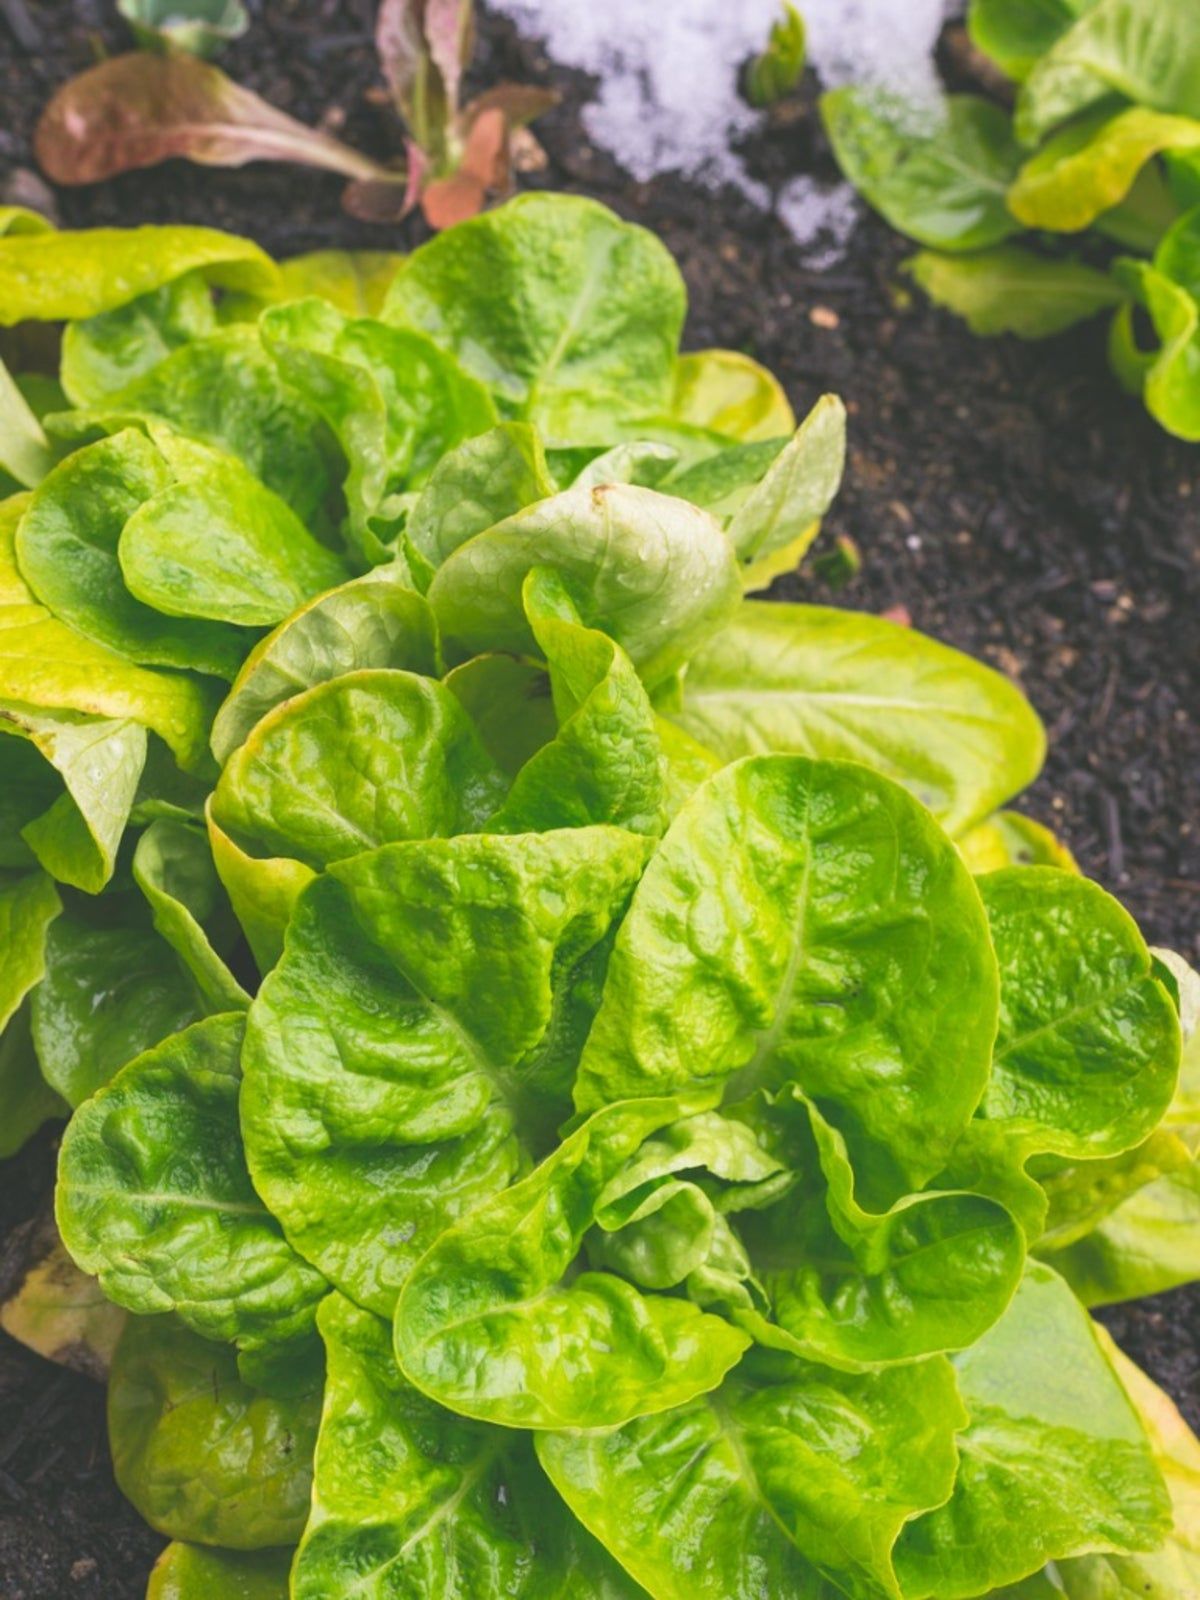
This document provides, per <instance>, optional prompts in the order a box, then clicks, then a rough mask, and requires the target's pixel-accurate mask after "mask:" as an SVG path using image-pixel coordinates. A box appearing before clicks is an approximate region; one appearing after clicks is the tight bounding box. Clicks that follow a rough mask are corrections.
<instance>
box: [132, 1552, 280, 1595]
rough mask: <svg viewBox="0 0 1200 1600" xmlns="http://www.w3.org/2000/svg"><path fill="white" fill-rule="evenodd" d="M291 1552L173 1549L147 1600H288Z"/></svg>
mask: <svg viewBox="0 0 1200 1600" xmlns="http://www.w3.org/2000/svg"><path fill="white" fill-rule="evenodd" d="M291 1565H292V1552H291V1551H290V1550H212V1549H206V1548H205V1547H204V1546H203V1545H198V1544H178V1543H176V1544H169V1545H168V1546H167V1548H166V1549H165V1550H164V1551H163V1553H162V1555H161V1556H159V1558H158V1560H157V1561H156V1562H155V1564H154V1571H153V1572H152V1573H151V1574H150V1586H149V1588H148V1589H147V1590H146V1600H288V1573H289V1571H290V1570H291Z"/></svg>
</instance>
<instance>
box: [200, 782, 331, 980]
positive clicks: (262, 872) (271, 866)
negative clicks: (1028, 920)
mask: <svg viewBox="0 0 1200 1600" xmlns="http://www.w3.org/2000/svg"><path fill="white" fill-rule="evenodd" d="M205 820H206V822H207V824H208V842H209V845H210V846H211V848H212V857H213V865H214V867H215V868H216V869H217V876H218V877H219V878H220V880H221V883H222V884H223V886H224V889H225V893H226V894H227V895H228V896H229V903H230V905H231V906H232V907H233V914H234V916H235V917H236V918H237V920H238V922H239V923H240V925H241V928H242V932H243V933H244V934H245V935H246V942H247V944H248V945H249V946H250V949H251V951H252V952H253V955H254V959H255V961H256V962H257V964H258V969H259V971H260V972H269V971H270V969H271V968H272V967H273V966H274V965H275V963H276V962H277V961H278V960H279V957H280V955H281V954H282V953H283V935H284V930H285V929H286V927H287V924H288V919H289V918H290V916H291V914H292V907H293V906H294V905H295V903H296V901H297V899H298V898H299V896H300V891H301V890H302V889H303V888H304V887H305V885H306V884H309V883H311V882H312V880H313V877H314V876H315V874H314V872H313V869H312V868H311V867H306V866H305V865H304V863H303V862H302V861H295V860H293V859H292V858H291V857H289V856H269V857H260V856H252V855H249V854H248V853H247V852H246V851H245V850H243V849H242V848H241V846H240V845H238V844H236V843H235V842H234V840H232V839H231V838H230V837H229V835H228V834H227V833H226V832H225V831H224V829H223V828H221V827H220V826H218V824H217V823H216V822H215V821H214V820H213V815H212V803H211V800H210V802H209V804H208V805H207V806H206V808H205Z"/></svg>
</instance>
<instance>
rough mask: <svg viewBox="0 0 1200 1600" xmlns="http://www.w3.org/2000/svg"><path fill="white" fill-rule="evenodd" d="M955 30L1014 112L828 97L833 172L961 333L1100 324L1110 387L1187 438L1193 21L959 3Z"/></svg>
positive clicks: (1165, 7) (1195, 319) (1197, 126)
mask: <svg viewBox="0 0 1200 1600" xmlns="http://www.w3.org/2000/svg"><path fill="white" fill-rule="evenodd" d="M968 22H969V27H970V32H971V38H972V40H973V42H974V43H975V45H976V46H977V47H978V49H980V50H981V51H982V52H983V53H984V54H985V55H987V56H988V57H990V58H991V60H992V61H993V62H994V63H995V65H996V67H997V68H998V69H999V70H1000V72H1001V73H1003V74H1005V75H1006V76H1007V77H1009V78H1010V79H1011V80H1012V81H1013V84H1014V92H1015V100H1016V105H1015V111H1014V112H1013V113H1012V114H1010V113H1009V112H1008V111H1007V110H1005V109H1004V108H1002V107H1001V106H1000V105H997V104H995V103H993V102H992V101H990V100H986V99H983V98H981V97H979V96H976V95H951V96H949V97H948V98H947V99H946V100H945V101H944V103H943V104H941V105H940V106H939V105H932V106H930V105H919V106H918V105H911V104H908V103H905V102H903V101H901V100H899V99H897V98H896V97H895V96H894V95H889V94H881V93H878V92H875V91H872V90H869V89H863V88H845V89H837V90H835V91H833V93H831V94H827V95H826V96H825V97H824V100H823V102H822V113H823V116H824V120H825V125H826V128H827V129H828V132H829V135H830V138H831V140H832V142H833V148H834V152H835V154H836V156H837V159H838V161H839V163H840V164H841V167H842V170H843V172H844V173H845V174H846V176H847V177H848V178H849V179H850V181H851V182H852V183H853V184H854V185H855V186H856V188H858V189H859V190H860V191H861V192H862V194H863V195H864V196H865V197H866V199H867V200H868V201H869V202H870V203H871V205H873V206H874V207H875V209H876V210H877V211H879V212H880V213H881V214H882V215H883V216H884V217H886V219H887V220H888V221H889V222H890V223H891V224H892V226H893V227H894V228H897V229H898V230H899V231H900V232H901V233H904V234H907V235H908V237H909V238H912V239H915V240H916V241H917V242H918V243H919V244H921V245H923V246H925V248H924V249H923V250H922V251H921V252H920V253H919V254H918V255H916V256H915V257H914V258H913V259H912V261H911V262H910V263H909V269H910V271H911V272H912V274H913V276H914V277H915V279H916V281H917V282H918V283H919V284H920V285H921V287H922V288H923V289H924V290H925V291H926V293H928V294H929V295H930V296H931V298H932V299H933V300H935V301H936V302H937V303H938V304H939V305H944V306H947V307H948V308H949V309H950V310H951V311H954V312H956V313H957V314H958V315H959V316H961V317H964V318H965V319H966V321H967V323H968V325H969V326H970V327H971V328H972V329H973V331H974V332H976V333H979V334H998V333H1015V334H1017V335H1019V336H1020V337H1021V338H1025V339H1040V338H1044V337H1046V336H1047V335H1050V334H1055V333H1059V332H1061V331H1062V330H1063V329H1064V328H1068V327H1071V326H1072V325H1073V324H1075V323H1078V322H1081V321H1084V320H1086V319H1088V318H1091V317H1095V316H1098V315H1100V314H1102V313H1108V314H1109V315H1110V317H1111V323H1110V334H1109V356H1110V361H1111V364H1112V367H1113V370H1114V372H1115V373H1116V375H1117V377H1118V379H1119V380H1120V381H1121V383H1122V384H1124V385H1125V387H1126V388H1128V389H1129V390H1130V391H1131V392H1133V393H1135V394H1140V395H1142V396H1143V398H1144V400H1145V403H1146V406H1147V407H1148V409H1149V411H1150V413H1151V415H1152V416H1154V417H1155V419H1156V420H1157V421H1158V422H1159V423H1161V425H1162V426H1163V427H1164V428H1166V429H1167V430H1168V431H1169V432H1171V433H1174V434H1176V435H1178V436H1179V437H1180V438H1182V439H1188V440H1193V441H1194V440H1197V439H1200V377H1198V374H1200V277H1198V276H1197V272H1196V261H1197V258H1198V256H1200V13H1198V12H1197V10H1196V8H1195V6H1194V5H1193V4H1192V3H1191V0H1053V3H1045V4H1042V3H1039V4H1022V3H1018V0H971V5H970V7H969V11H968ZM1085 232H1086V236H1087V237H1086V243H1087V244H1088V245H1089V246H1090V248H1089V249H1088V251H1087V252H1086V259H1084V258H1083V257H1082V256H1081V254H1080V253H1079V252H1078V250H1077V249H1076V248H1075V246H1076V243H1077V240H1078V238H1079V236H1080V235H1082V234H1085ZM1021 235H1024V236H1025V238H1024V240H1023V242H1021V243H1014V242H1013V240H1014V239H1016V238H1017V237H1018V236H1021ZM1121 250H1124V251H1129V252H1132V253H1131V254H1119V253H1118V252H1119V251H1121Z"/></svg>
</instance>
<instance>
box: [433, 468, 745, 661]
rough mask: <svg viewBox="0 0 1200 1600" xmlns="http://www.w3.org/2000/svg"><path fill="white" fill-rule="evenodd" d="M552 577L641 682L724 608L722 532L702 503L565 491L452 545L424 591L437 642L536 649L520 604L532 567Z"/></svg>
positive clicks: (726, 564) (730, 596)
mask: <svg viewBox="0 0 1200 1600" xmlns="http://www.w3.org/2000/svg"><path fill="white" fill-rule="evenodd" d="M542 566H544V567H552V568H554V569H555V570H556V571H557V572H558V573H559V574H560V576H561V577H562V579H563V581H564V582H565V584H566V586H567V589H568V591H569V593H570V595H571V598H572V600H573V601H574V602H575V604H576V605H577V606H578V608H579V613H580V616H581V618H582V620H583V621H584V622H585V623H586V624H587V626H588V627H591V628H598V629H600V630H601V631H602V632H605V633H608V634H609V635H610V636H611V637H612V638H613V639H614V640H615V641H616V643H617V644H619V645H620V646H621V648H622V649H623V650H624V651H625V652H626V653H627V654H628V655H629V657H630V659H631V660H632V661H633V663H634V665H635V666H636V667H637V669H638V671H639V672H640V673H641V675H642V677H643V678H644V679H645V680H646V682H647V683H654V682H657V681H659V680H660V679H662V678H666V677H669V676H670V674H671V673H672V672H674V671H675V670H676V669H677V668H679V667H681V666H682V665H683V663H684V662H685V661H686V660H687V659H688V657H689V656H690V655H693V654H694V653H695V651H696V650H697V649H698V648H699V647H700V646H701V645H702V644H703V643H704V641H705V640H706V639H708V638H709V637H710V636H711V635H712V634H713V633H715V632H716V631H717V630H718V629H719V628H720V627H721V626H722V625H723V624H724V623H726V622H727V621H728V620H729V618H730V617H731V616H732V615H733V613H734V610H735V608H736V605H737V599H738V595H739V593H740V588H741V584H740V579H739V575H738V568H737V562H736V559H735V557H734V554H733V551H732V548H731V546H730V544H729V541H728V540H727V539H726V538H725V535H724V534H723V533H722V531H721V529H720V527H719V525H718V524H717V523H716V521H715V520H714V519H713V518H712V517H710V516H709V515H708V514H707V513H706V512H703V511H700V510H698V509H697V508H696V507H694V506H690V505H688V504H687V503H686V502H684V501H682V500H675V499H672V498H670V497H669V496H668V495H666V494H659V493H657V492H656V491H655V490H653V489H643V488H640V487H637V486H635V485H629V484H611V485H604V486H601V487H597V488H591V489H589V488H586V487H585V488H582V489H568V490H566V491H565V492H564V493H563V494H558V495H554V496H553V497H552V498H550V499H548V500H540V501H538V502H537V504H535V505H532V506H530V507H528V508H527V509H526V510H525V511H520V512H518V513H517V514H516V515H515V516H511V517H509V518H507V519H506V520H505V521H503V522H500V523H497V524H496V525H495V526H494V527H491V528H489V529H488V530H487V531H486V532H484V533H480V534H477V535H476V537H475V538H473V539H468V540H467V542H466V543H465V544H462V545H460V546H459V547H458V549H457V550H455V551H454V552H453V554H452V555H450V556H449V557H448V558H447V559H446V560H445V561H444V562H443V564H442V566H441V567H440V568H439V569H438V572H437V574H436V576H435V577H434V579H433V582H432V584H431V585H430V588H429V603H430V605H431V606H432V607H433V609H434V613H435V615H436V616H437V619H438V622H439V624H440V626H441V629H442V634H443V637H444V639H445V641H446V646H447V651H448V652H456V653H457V656H458V658H459V659H462V658H464V657H467V656H472V655H478V654H479V653H480V652H481V651H483V650H510V651H513V652H515V653H517V654H522V653H529V652H531V651H533V650H534V649H535V640H534V638H533V634H532V630H531V629H530V627H529V623H528V621H527V619H526V617H525V613H524V608H523V606H522V602H521V588H522V585H523V583H524V581H525V578H526V576H527V575H528V573H529V572H530V571H531V570H532V569H533V568H534V567H542Z"/></svg>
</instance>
